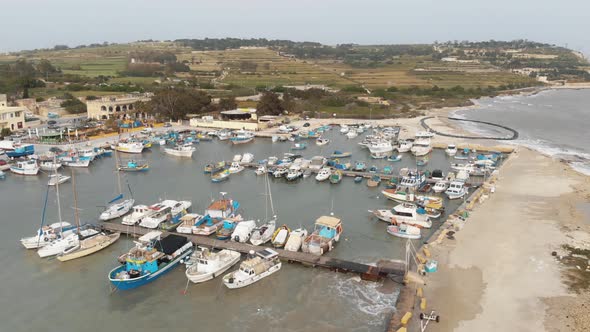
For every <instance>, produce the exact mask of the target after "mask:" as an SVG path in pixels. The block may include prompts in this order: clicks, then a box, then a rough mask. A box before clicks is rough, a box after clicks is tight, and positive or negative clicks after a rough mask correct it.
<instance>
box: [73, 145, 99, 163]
mask: <svg viewBox="0 0 590 332" xmlns="http://www.w3.org/2000/svg"><path fill="white" fill-rule="evenodd" d="M77 154H78V157H81V158H83V159H89V160H90V161H93V160H94V158H96V152H95V151H94V148H93V147H84V148H79V149H78V150H77Z"/></svg>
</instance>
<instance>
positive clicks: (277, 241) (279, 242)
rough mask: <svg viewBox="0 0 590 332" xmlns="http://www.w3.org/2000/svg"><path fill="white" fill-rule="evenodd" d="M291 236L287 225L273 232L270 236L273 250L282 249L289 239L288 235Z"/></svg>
mask: <svg viewBox="0 0 590 332" xmlns="http://www.w3.org/2000/svg"><path fill="white" fill-rule="evenodd" d="M290 234H291V230H290V229H289V227H288V226H287V225H283V226H281V227H279V228H277V230H276V231H275V232H274V234H273V235H272V241H271V242H272V245H273V246H274V247H275V248H282V247H284V246H285V244H286V243H287V240H288V239H289V235H290Z"/></svg>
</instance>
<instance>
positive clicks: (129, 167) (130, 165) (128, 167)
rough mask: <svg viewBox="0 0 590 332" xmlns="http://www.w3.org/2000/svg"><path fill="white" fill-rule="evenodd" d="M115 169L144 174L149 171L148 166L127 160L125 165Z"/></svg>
mask: <svg viewBox="0 0 590 332" xmlns="http://www.w3.org/2000/svg"><path fill="white" fill-rule="evenodd" d="M117 169H118V170H119V171H123V172H144V171H147V170H149V169H150V165H149V164H147V163H140V162H137V161H135V160H129V161H127V163H126V164H122V165H119V166H118V167H117Z"/></svg>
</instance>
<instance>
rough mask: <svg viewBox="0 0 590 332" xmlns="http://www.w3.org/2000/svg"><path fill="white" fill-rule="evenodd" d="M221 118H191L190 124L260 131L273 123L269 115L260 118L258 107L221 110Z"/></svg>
mask: <svg viewBox="0 0 590 332" xmlns="http://www.w3.org/2000/svg"><path fill="white" fill-rule="evenodd" d="M220 118H221V120H218V119H214V118H213V117H212V116H203V117H200V118H199V117H197V116H194V117H192V118H191V119H190V125H191V126H193V127H200V128H221V129H245V130H251V131H259V130H262V129H265V128H268V127H269V126H270V125H272V124H273V123H272V121H269V120H271V119H270V118H268V117H263V118H264V119H260V121H259V120H258V117H257V116H256V109H254V108H238V109H235V110H231V111H224V112H220Z"/></svg>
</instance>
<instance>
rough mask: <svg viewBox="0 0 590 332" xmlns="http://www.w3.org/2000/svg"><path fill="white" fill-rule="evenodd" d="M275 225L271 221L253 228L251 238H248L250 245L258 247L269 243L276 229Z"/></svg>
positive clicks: (273, 220) (273, 221)
mask: <svg viewBox="0 0 590 332" xmlns="http://www.w3.org/2000/svg"><path fill="white" fill-rule="evenodd" d="M275 218H276V217H275ZM276 223H277V222H276V220H275V219H272V220H270V221H269V222H267V223H265V224H262V225H260V226H257V227H256V228H254V230H253V231H252V236H250V243H252V244H253V245H255V246H259V245H262V244H265V243H266V242H268V241H270V239H271V238H272V235H273V234H274V232H275V229H276V227H277V226H276ZM238 225H239V224H238Z"/></svg>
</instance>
